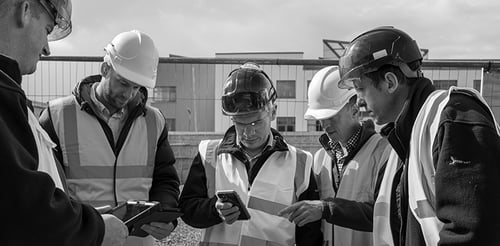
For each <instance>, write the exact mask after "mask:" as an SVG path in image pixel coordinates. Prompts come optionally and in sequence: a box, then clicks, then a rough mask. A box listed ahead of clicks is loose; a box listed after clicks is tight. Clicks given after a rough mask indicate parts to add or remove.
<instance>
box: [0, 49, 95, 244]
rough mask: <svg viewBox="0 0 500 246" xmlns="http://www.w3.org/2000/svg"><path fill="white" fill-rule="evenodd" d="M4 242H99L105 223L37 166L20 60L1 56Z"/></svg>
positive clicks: (1, 237) (1, 238) (1, 240)
mask: <svg viewBox="0 0 500 246" xmlns="http://www.w3.org/2000/svg"><path fill="white" fill-rule="evenodd" d="M0 70H1V72H0V141H1V143H2V144H1V148H0V163H1V165H2V171H1V172H0V182H1V185H0V187H3V188H2V198H3V201H2V202H1V203H0V211H2V214H1V216H0V218H1V221H2V224H3V226H2V227H3V228H4V229H2V230H0V245H101V243H102V240H103V237H104V223H103V221H102V218H101V216H100V215H99V213H98V212H97V211H96V210H95V209H93V208H92V207H91V206H88V205H83V204H80V203H78V202H76V201H74V200H72V199H70V198H69V197H68V196H67V195H66V194H65V193H64V191H62V190H60V189H56V187H55V184H54V182H53V180H52V178H51V177H50V176H49V175H48V174H46V173H44V172H38V171H36V170H37V168H38V151H37V146H36V143H35V139H34V137H33V133H32V131H31V128H30V125H29V124H28V114H27V107H26V105H27V104H28V101H27V99H26V95H25V94H24V91H23V90H22V89H21V74H20V72H19V67H18V64H17V62H15V61H14V60H11V59H10V58H7V57H5V56H3V55H0Z"/></svg>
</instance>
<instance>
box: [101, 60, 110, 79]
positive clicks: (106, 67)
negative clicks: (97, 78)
mask: <svg viewBox="0 0 500 246" xmlns="http://www.w3.org/2000/svg"><path fill="white" fill-rule="evenodd" d="M110 69H111V67H110V66H109V64H108V63H107V62H103V63H101V75H102V77H107V76H108V74H109V71H110Z"/></svg>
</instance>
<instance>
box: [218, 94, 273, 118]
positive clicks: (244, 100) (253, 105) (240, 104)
mask: <svg viewBox="0 0 500 246" xmlns="http://www.w3.org/2000/svg"><path fill="white" fill-rule="evenodd" d="M269 101H270V98H268V96H267V93H266V91H265V90H263V91H260V92H242V93H235V94H230V95H225V96H222V111H223V113H224V114H226V115H241V114H250V113H254V112H258V111H260V110H261V109H263V108H264V107H265V106H266V104H267V103H268V102H269Z"/></svg>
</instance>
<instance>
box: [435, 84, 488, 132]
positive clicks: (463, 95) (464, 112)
mask: <svg viewBox="0 0 500 246" xmlns="http://www.w3.org/2000/svg"><path fill="white" fill-rule="evenodd" d="M488 107H489V106H488V105H486V104H485V103H483V102H481V100H480V99H479V98H478V97H477V96H476V95H474V94H473V93H472V92H470V91H467V90H457V91H453V92H452V93H451V94H450V99H449V101H448V103H447V104H446V105H445V107H444V108H443V112H442V113H441V119H440V122H441V123H444V122H450V121H451V122H461V123H475V124H486V125H491V126H492V127H493V126H494V123H493V118H492V115H491V113H490V109H489V108H488Z"/></svg>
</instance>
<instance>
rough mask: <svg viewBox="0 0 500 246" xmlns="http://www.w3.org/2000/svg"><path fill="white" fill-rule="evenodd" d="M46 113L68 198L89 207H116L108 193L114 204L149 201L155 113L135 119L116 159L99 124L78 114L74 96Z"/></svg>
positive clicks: (158, 122)
mask: <svg viewBox="0 0 500 246" xmlns="http://www.w3.org/2000/svg"><path fill="white" fill-rule="evenodd" d="M49 110H50V114H51V118H52V123H53V126H54V129H55V132H56V134H57V136H58V138H59V142H60V147H61V150H62V154H63V165H64V166H65V173H66V177H67V183H68V189H69V192H70V194H72V195H74V196H75V197H77V198H78V199H80V200H82V201H83V202H87V203H90V204H91V205H93V206H103V205H112V206H113V205H116V204H115V198H114V194H113V189H116V199H117V201H118V202H122V201H126V200H131V199H135V200H147V199H148V198H149V190H150V188H151V184H152V177H153V170H154V163H155V156H156V148H157V143H158V139H159V137H160V134H161V132H162V129H163V127H164V125H165V121H164V118H163V117H162V115H161V113H160V112H159V110H158V109H156V108H152V107H147V112H146V115H145V117H142V116H140V117H138V118H136V119H135V121H134V123H133V124H132V126H131V127H130V130H129V132H128V136H127V138H126V140H125V142H124V144H123V147H122V149H121V150H120V152H119V153H118V155H117V156H116V155H115V153H114V151H113V148H112V147H111V145H110V144H109V142H108V139H107V138H106V134H105V133H104V130H103V129H102V127H101V125H100V123H99V122H98V120H97V119H96V118H95V116H93V115H91V114H88V113H87V112H85V111H83V110H81V109H80V105H79V104H78V103H77V101H76V99H75V97H74V96H68V97H64V98H59V99H56V100H53V101H50V102H49ZM115 165H116V168H115ZM114 180H115V181H114Z"/></svg>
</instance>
